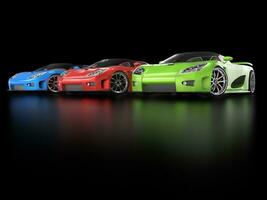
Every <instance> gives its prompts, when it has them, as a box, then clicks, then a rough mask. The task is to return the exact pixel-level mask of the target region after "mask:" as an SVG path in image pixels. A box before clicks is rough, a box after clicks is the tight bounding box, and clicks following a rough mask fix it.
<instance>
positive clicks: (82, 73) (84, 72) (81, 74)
mask: <svg viewBox="0 0 267 200" xmlns="http://www.w3.org/2000/svg"><path fill="white" fill-rule="evenodd" d="M100 69H107V68H93V69H78V70H77V69H71V70H69V71H68V73H67V74H66V75H64V76H63V77H62V78H85V77H87V76H88V74H89V73H91V72H94V71H97V70H100Z"/></svg>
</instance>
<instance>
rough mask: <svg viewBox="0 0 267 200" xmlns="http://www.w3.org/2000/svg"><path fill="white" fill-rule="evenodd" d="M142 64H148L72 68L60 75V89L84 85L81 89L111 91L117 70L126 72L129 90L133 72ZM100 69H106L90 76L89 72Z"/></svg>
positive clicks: (140, 62) (135, 62) (134, 63)
mask: <svg viewBox="0 0 267 200" xmlns="http://www.w3.org/2000/svg"><path fill="white" fill-rule="evenodd" d="M142 64H146V62H143V61H134V62H133V63H132V65H131V66H124V65H123V63H122V64H121V65H116V66H109V67H103V68H100V67H97V68H90V69H86V68H84V69H78V70H77V69H71V70H69V71H68V73H67V74H66V75H64V76H63V77H60V78H59V80H58V87H59V91H64V88H65V86H66V85H80V86H81V87H82V90H81V91H110V79H111V77H112V75H113V74H114V73H115V72H124V73H125V74H126V75H127V77H128V81H129V86H128V92H131V90H132V86H131V83H132V72H133V70H135V69H136V68H137V67H139V66H140V65H142ZM100 69H106V71H105V72H103V73H102V74H100V75H97V76H93V77H88V74H89V73H92V72H94V71H98V70H100ZM88 83H94V84H93V85H88Z"/></svg>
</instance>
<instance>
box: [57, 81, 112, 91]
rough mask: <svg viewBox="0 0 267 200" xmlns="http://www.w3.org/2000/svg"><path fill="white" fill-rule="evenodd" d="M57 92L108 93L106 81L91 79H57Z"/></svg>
mask: <svg viewBox="0 0 267 200" xmlns="http://www.w3.org/2000/svg"><path fill="white" fill-rule="evenodd" d="M58 87H59V91H70V92H71V91H109V90H110V81H109V80H108V79H99V78H96V77H92V78H59V82H58Z"/></svg>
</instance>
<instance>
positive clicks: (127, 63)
mask: <svg viewBox="0 0 267 200" xmlns="http://www.w3.org/2000/svg"><path fill="white" fill-rule="evenodd" d="M120 65H122V66H124V67H131V66H132V65H131V63H130V62H124V63H121V64H120Z"/></svg>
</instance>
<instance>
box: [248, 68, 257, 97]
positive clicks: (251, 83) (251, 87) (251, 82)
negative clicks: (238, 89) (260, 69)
mask: <svg viewBox="0 0 267 200" xmlns="http://www.w3.org/2000/svg"><path fill="white" fill-rule="evenodd" d="M248 85H249V87H248V89H249V92H250V93H251V94H253V93H254V92H255V86H256V77H255V72H254V71H250V73H249V82H248Z"/></svg>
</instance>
